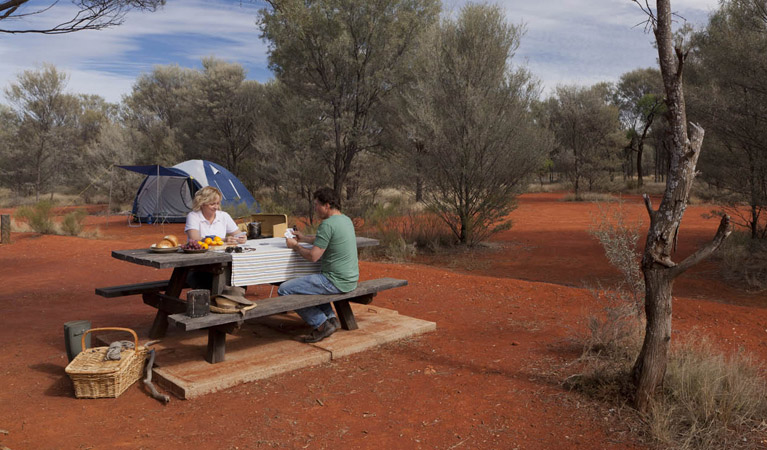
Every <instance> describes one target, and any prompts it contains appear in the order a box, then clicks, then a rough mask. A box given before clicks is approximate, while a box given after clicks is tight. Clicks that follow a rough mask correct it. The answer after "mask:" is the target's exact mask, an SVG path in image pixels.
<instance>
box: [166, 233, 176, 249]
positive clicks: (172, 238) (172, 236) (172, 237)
mask: <svg viewBox="0 0 767 450" xmlns="http://www.w3.org/2000/svg"><path fill="white" fill-rule="evenodd" d="M163 239H164V240H167V241H170V242H172V243H173V246H174V247H178V238H177V237H176V236H175V235H173V234H169V235H167V236H165V237H164V238H163Z"/></svg>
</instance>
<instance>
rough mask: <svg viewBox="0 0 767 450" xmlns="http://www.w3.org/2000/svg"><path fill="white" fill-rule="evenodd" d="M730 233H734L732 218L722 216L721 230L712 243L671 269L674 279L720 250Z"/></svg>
mask: <svg viewBox="0 0 767 450" xmlns="http://www.w3.org/2000/svg"><path fill="white" fill-rule="evenodd" d="M730 233H732V227H731V224H730V216H728V215H727V214H725V215H723V216H722V220H721V221H720V222H719V228H718V229H717V230H716V234H715V235H714V238H713V239H712V240H711V242H709V243H708V244H706V245H704V246H703V247H701V248H699V249H698V250H697V251H695V253H693V254H692V255H690V256H688V257H687V258H685V259H684V261H682V262H681V263H679V264H678V265H677V266H676V267H674V268H673V269H671V270H672V277H673V278H676V277H677V276H679V275H681V274H682V273H684V272H685V271H686V270H687V269H689V268H690V267H693V266H694V265H696V264H698V263H699V262H701V261H703V260H704V259H706V258H708V257H709V255H711V253H713V252H714V251H715V250H716V249H717V248H719V246H720V245H722V242H724V240H725V239H726V238H727V236H729V235H730Z"/></svg>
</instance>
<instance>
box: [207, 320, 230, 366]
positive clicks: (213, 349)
mask: <svg viewBox="0 0 767 450" xmlns="http://www.w3.org/2000/svg"><path fill="white" fill-rule="evenodd" d="M225 352H226V332H225V331H223V330H220V329H218V328H209V329H208V349H207V351H206V352H205V361H208V362H209V363H211V364H216V363H219V362H221V361H223V360H224V354H225Z"/></svg>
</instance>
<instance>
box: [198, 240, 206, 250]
mask: <svg viewBox="0 0 767 450" xmlns="http://www.w3.org/2000/svg"><path fill="white" fill-rule="evenodd" d="M200 246H201V247H202V248H203V249H205V250H207V249H208V244H206V243H205V242H203V243H202V244H200Z"/></svg>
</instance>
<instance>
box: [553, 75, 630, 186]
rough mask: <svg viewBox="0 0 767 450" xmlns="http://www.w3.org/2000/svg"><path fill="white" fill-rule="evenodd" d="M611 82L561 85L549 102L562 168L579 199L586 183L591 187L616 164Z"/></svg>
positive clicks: (618, 139)
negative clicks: (609, 98) (610, 100)
mask: <svg viewBox="0 0 767 450" xmlns="http://www.w3.org/2000/svg"><path fill="white" fill-rule="evenodd" d="M609 96H610V91H609V86H608V85H606V84H596V85H593V86H590V87H579V86H558V87H557V89H556V94H555V95H554V96H553V97H551V98H549V100H548V102H547V109H548V124H549V127H550V129H551V130H552V132H553V133H554V136H555V137H556V146H557V148H558V151H557V157H558V162H559V165H560V170H562V171H564V172H565V174H566V176H567V177H568V179H569V180H570V181H571V182H572V183H573V188H574V191H575V197H576V198H578V199H580V198H581V192H582V188H583V183H584V182H585V183H587V184H588V188H589V190H591V189H592V188H593V187H594V184H595V183H596V182H597V181H598V180H599V179H600V178H602V177H604V176H607V175H608V174H609V173H610V172H611V171H612V170H614V169H615V166H616V165H617V161H616V150H617V149H618V148H621V147H622V146H623V145H622V142H621V140H622V136H621V131H620V130H621V124H620V120H619V111H618V108H617V107H616V106H615V105H613V104H611V103H609V102H608V101H607V100H608V97H609Z"/></svg>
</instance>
